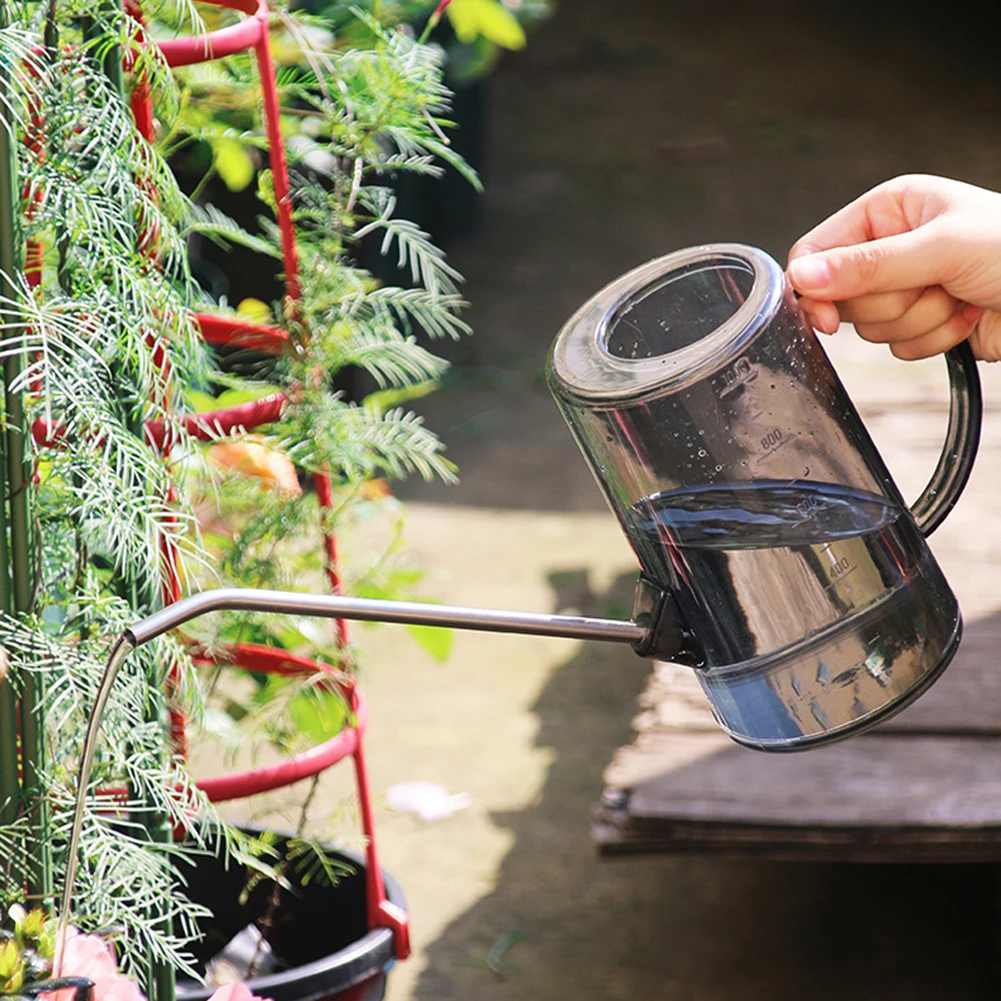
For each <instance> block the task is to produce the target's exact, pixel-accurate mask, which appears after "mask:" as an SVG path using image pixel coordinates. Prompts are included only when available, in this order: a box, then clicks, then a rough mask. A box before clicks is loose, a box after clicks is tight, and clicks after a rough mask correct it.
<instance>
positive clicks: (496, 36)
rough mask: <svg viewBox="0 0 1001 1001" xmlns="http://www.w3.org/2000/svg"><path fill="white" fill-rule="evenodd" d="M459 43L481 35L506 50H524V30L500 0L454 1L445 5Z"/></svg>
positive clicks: (471, 40) (469, 41) (472, 39)
mask: <svg viewBox="0 0 1001 1001" xmlns="http://www.w3.org/2000/svg"><path fill="white" fill-rule="evenodd" d="M445 11H446V13H447V14H448V16H449V20H451V22H452V27H453V29H454V30H455V36H456V38H458V39H459V41H460V42H465V43H466V44H469V43H471V42H474V41H475V40H476V39H477V38H478V37H480V36H482V37H483V38H486V39H487V40H488V41H491V42H494V43H495V44H496V45H500V46H501V47H502V48H505V49H523V48H524V47H525V32H524V30H523V29H522V27H521V25H520V24H519V23H518V20H517V18H516V17H515V16H514V15H513V14H512V13H511V12H510V11H509V10H508V9H507V8H506V7H504V5H503V4H501V3H500V0H452V2H451V3H450V4H449V5H448V7H446V8H445Z"/></svg>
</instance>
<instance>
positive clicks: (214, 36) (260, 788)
mask: <svg viewBox="0 0 1001 1001" xmlns="http://www.w3.org/2000/svg"><path fill="white" fill-rule="evenodd" d="M126 2H127V4H128V6H129V10H130V13H131V14H132V15H133V16H134V17H135V18H136V19H137V21H138V22H139V24H140V26H141V25H142V12H141V10H140V9H139V6H138V0H126ZM208 2H211V3H214V4H216V5H217V6H221V7H226V8H229V9H231V10H236V11H239V12H241V13H243V14H245V15H247V18H246V20H244V21H241V22H239V23H238V24H235V25H232V26H230V27H227V28H222V29H220V30H218V31H213V32H208V33H206V34H203V35H200V36H197V37H190V38H177V39H171V40H168V41H162V42H158V43H157V45H158V46H159V49H160V51H161V53H162V54H163V56H164V57H165V59H166V61H167V64H168V65H169V66H172V67H173V66H187V65H191V64H193V63H198V62H205V61H208V60H212V59H219V58H222V57H224V56H228V55H233V54H235V53H238V52H243V51H247V50H250V49H253V51H254V53H255V56H256V58H257V62H258V67H259V71H260V78H261V88H262V99H263V111H264V120H265V129H266V133H267V139H268V156H269V160H270V164H271V174H272V186H273V191H274V196H275V203H276V210H277V218H278V226H279V231H280V234H281V249H282V261H283V266H284V272H285V274H284V277H285V295H286V303H285V310H286V314H287V315H288V316H289V317H290V318H292V319H296V318H297V316H296V313H297V310H296V305H295V304H296V302H297V300H298V299H299V298H300V297H301V291H302V286H301V282H300V277H299V258H298V251H297V248H296V236H295V227H294V224H293V221H292V200H291V193H290V188H289V177H288V166H287V163H286V159H285V148H284V144H283V142H282V138H281V130H280V115H281V112H280V107H279V102H278V89H277V83H276V78H275V69H274V61H273V59H272V55H271V37H270V30H269V21H270V12H269V10H268V7H267V3H266V0H208ZM132 110H133V114H134V117H135V121H136V126H137V128H138V130H139V131H140V133H141V134H142V135H143V136H144V137H145V138H146V139H147V140H151V139H152V138H153V134H154V119H153V110H152V101H151V95H150V91H149V86H148V84H147V83H146V82H145V81H144V80H142V79H140V80H138V81H137V84H136V86H135V89H134V91H133V94H132ZM196 320H197V322H198V325H199V327H200V330H201V334H202V337H203V338H204V340H205V341H206V342H207V343H210V344H214V345H225V346H232V347H240V348H244V349H248V350H254V351H260V352H263V353H266V354H274V355H279V354H281V353H282V352H283V351H285V350H287V349H288V348H289V345H290V342H291V339H290V337H289V334H288V332H287V331H284V330H281V329H280V328H278V327H273V326H269V325H266V324H258V323H250V322H248V321H246V320H242V319H239V318H236V317H231V316H222V315H219V314H213V313H199V314H196ZM286 402H287V401H286V398H285V397H284V395H282V394H274V395H273V396H269V397H265V398H264V399H262V400H257V401H254V402H252V403H246V404H242V405H240V406H236V407H229V408H225V409H221V410H217V411H213V412H212V413H206V414H198V415H194V416H190V417H185V418H183V420H182V421H181V424H182V426H183V427H184V430H185V431H186V432H187V433H188V434H189V435H191V436H192V437H194V438H196V439H198V440H201V441H206V440H212V439H216V438H218V437H220V436H223V435H226V434H229V433H232V432H234V431H237V430H251V429H253V428H255V427H258V426H260V425H263V424H267V423H269V422H271V421H274V420H276V419H277V418H278V417H279V416H280V414H281V412H282V409H283V407H284V406H285V404H286ZM33 431H34V433H35V435H36V437H44V438H47V439H56V440H57V439H58V437H59V435H60V434H61V432H60V430H59V429H52V428H48V427H44V426H36V427H35V428H34V429H33ZM146 435H147V438H148V440H149V442H150V444H151V445H152V446H154V447H156V448H158V449H159V450H161V452H162V453H164V455H166V453H167V452H168V451H169V449H170V446H171V428H170V423H169V422H165V421H162V420H158V421H151V422H149V423H148V424H147V426H146ZM314 482H315V487H316V492H317V499H318V501H319V504H320V507H321V512H325V511H328V510H330V509H331V508H332V506H333V498H332V494H331V485H330V479H329V476H327V475H326V474H320V475H317V476H316V477H314ZM322 533H323V539H324V551H325V557H326V559H325V569H326V577H327V583H328V586H329V587H330V589H331V591H333V592H334V593H339V592H340V590H341V582H340V576H339V573H338V570H337V544H336V539H335V537H334V535H333V533H332V532H331V531H330V529H329V526H327V525H326V524H324V525H322ZM164 559H165V569H166V575H167V586H166V589H165V590H166V594H165V597H166V599H167V600H168V601H170V600H176V597H177V595H179V593H180V582H179V579H178V575H177V566H176V556H175V554H174V553H172V552H169V551H167V550H166V547H165V552H164ZM336 628H337V639H338V644H339V645H340V646H341V647H342V648H346V647H347V641H348V635H347V626H346V623H344V622H343V621H342V620H338V621H337V623H336ZM194 660H195V663H196V664H198V663H201V664H206V663H219V662H220V661H222V662H223V663H226V664H230V665H232V666H235V667H240V668H243V669H245V670H249V671H256V672H264V673H279V674H290V673H303V672H306V673H308V672H313V671H324V672H326V673H328V674H332V671H331V669H330V668H328V667H326V666H325V665H322V664H318V663H316V662H313V661H311V660H309V659H308V658H305V657H302V656H300V655H297V654H291V653H289V652H288V651H284V650H277V649H275V648H272V647H266V646H261V645H259V644H250V643H244V644H238V645H236V646H235V647H232V648H231V649H229V650H227V651H225V652H224V654H223V656H222V657H221V658H216V657H209V656H208V655H207V654H205V653H198V652H196V655H195V657H194ZM335 683H337V684H338V685H339V686H340V687H341V690H342V692H343V693H344V695H345V697H346V698H347V700H348V704H349V706H350V707H351V711H352V715H353V722H352V725H351V726H350V727H348V728H347V729H345V730H343V731H341V732H340V733H338V734H337V735H336V736H334V737H332V738H331V739H330V740H327V741H325V742H324V743H322V744H320V745H318V746H317V747H314V748H312V749H311V750H309V751H306V752H303V753H301V754H297V755H293V756H292V757H290V758H288V759H287V760H285V761H283V762H280V763H279V764H276V765H268V766H264V767H259V768H253V769H250V770H248V771H245V772H240V773H235V774H231V775H224V776H215V777H210V778H206V779H202V780H201V781H200V782H199V783H198V785H199V787H200V788H201V789H202V790H203V791H204V792H205V794H206V795H207V796H208V798H209V799H210V800H211V801H212V802H222V801H225V800H231V799H236V798H242V797H244V796H250V795H254V794H256V793H261V792H266V791H270V790H273V789H278V788H281V787H283V786H287V785H290V784H292V783H294V782H298V781H300V780H302V779H304V778H309V777H311V776H314V775H317V774H319V773H320V772H321V771H323V770H325V769H326V768H329V767H331V766H332V765H334V764H336V763H337V762H339V761H341V760H343V758H345V757H346V756H348V755H350V756H351V757H352V760H353V762H354V771H355V783H356V786H357V790H358V800H359V808H360V813H361V826H362V830H363V832H364V834H365V838H366V890H367V902H368V904H367V906H368V925H369V928H378V927H385V928H390V929H391V930H392V931H393V933H394V942H395V949H396V957H397V959H406V957H407V956H409V954H410V937H409V928H408V919H407V915H406V913H405V912H404V911H402V910H401V909H400V908H398V907H396V906H395V905H394V904H392V903H390V902H389V901H388V900H387V899H386V894H385V887H384V885H383V879H382V871H381V869H380V868H379V861H378V854H377V850H376V841H375V825H374V819H373V816H372V804H371V797H370V793H369V785H368V774H367V770H366V767H365V757H364V750H363V746H362V743H363V742H362V735H363V732H364V729H365V724H366V722H367V713H366V708H365V702H364V700H363V698H362V696H361V693H360V692H359V691H358V690H357V688H355V687H354V685H353V684H351V683H349V682H345V681H344V680H343V679H341V678H337V679H335ZM184 724H185V721H184V719H183V716H181V715H180V714H178V713H176V712H175V713H173V714H172V731H173V733H174V737H175V740H176V741H177V742H178V744H179V746H183V745H184V740H185V738H184Z"/></svg>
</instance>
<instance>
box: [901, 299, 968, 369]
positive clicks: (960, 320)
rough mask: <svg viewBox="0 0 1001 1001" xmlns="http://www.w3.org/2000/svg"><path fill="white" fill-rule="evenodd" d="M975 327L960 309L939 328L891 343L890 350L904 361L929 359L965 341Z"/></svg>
mask: <svg viewBox="0 0 1001 1001" xmlns="http://www.w3.org/2000/svg"><path fill="white" fill-rule="evenodd" d="M976 325H977V321H976V320H971V319H970V318H969V317H968V316H967V315H966V314H965V312H964V310H963V309H962V308H960V309H958V310H956V312H955V313H954V314H953V315H952V316H951V317H949V319H948V320H946V322H945V323H943V324H941V326H939V327H936V328H935V329H934V330H931V331H929V332H928V333H926V334H922V335H921V336H920V337H914V338H911V339H909V340H902V341H897V342H895V343H892V344H891V345H890V350H891V351H892V352H893V353H894V354H895V355H896V356H897V357H898V358H902V359H903V360H904V361H916V360H917V359H919V358H931V357H932V355H937V354H942V353H943V352H945V351H948V350H949V349H950V348H954V347H955V346H956V345H957V344H959V342H960V341H965V340H966V338H967V337H969V336H970V334H972V333H973V330H974V328H975V327H976Z"/></svg>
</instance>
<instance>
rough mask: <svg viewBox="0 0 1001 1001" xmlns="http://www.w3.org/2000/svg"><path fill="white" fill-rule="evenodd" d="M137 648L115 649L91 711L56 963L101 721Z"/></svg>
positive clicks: (122, 642)
mask: <svg viewBox="0 0 1001 1001" xmlns="http://www.w3.org/2000/svg"><path fill="white" fill-rule="evenodd" d="M134 649H135V644H133V643H132V641H131V640H130V639H129V638H128V637H127V636H122V637H121V638H120V639H119V640H118V642H117V643H115V645H114V646H113V647H112V648H111V653H110V654H109V655H108V662H107V664H106V665H105V668H104V673H103V674H102V675H101V682H100V684H99V685H98V686H97V696H96V698H95V699H94V707H93V709H92V710H91V717H90V723H89V724H88V725H87V734H86V737H85V738H84V742H83V753H82V754H81V756H80V773H79V775H78V776H77V787H76V802H75V804H74V808H73V827H72V830H71V833H70V843H69V855H68V856H67V859H66V882H65V883H64V884H63V896H62V903H61V905H60V907H59V924H58V927H57V931H56V943H57V951H56V960H57V964H58V963H59V962H61V961H62V954H63V950H62V947H61V943H65V941H66V929H67V926H68V923H69V915H70V905H71V903H72V901H73V884H74V883H75V882H76V872H77V867H78V864H79V855H80V835H81V831H82V830H83V812H84V807H85V806H86V803H87V790H88V788H89V787H90V773H91V771H93V768H94V752H95V751H96V750H97V740H98V737H99V736H100V732H101V721H102V720H103V719H104V710H105V709H107V707H108V699H109V698H110V697H111V689H112V686H113V685H114V683H115V679H116V678H117V677H118V672H119V670H120V668H121V666H122V664H124V663H125V659H126V658H127V657H128V655H129V654H130V653H132V651H133V650H134ZM52 975H53V976H55V977H58V976H59V975H60V971H59V969H53V971H52Z"/></svg>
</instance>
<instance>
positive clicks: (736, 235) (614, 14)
mask: <svg viewBox="0 0 1001 1001" xmlns="http://www.w3.org/2000/svg"><path fill="white" fill-rule="evenodd" d="M985 16H986V15H985V13H984V12H983V11H981V10H980V9H979V8H978V7H977V6H976V5H974V4H972V3H970V2H967V3H960V4H958V5H957V6H954V7H953V8H950V9H949V10H944V9H943V8H941V6H940V5H934V6H933V5H931V4H930V3H924V0H921V2H920V3H917V4H910V5H905V4H903V3H884V4H878V3H876V4H873V3H861V2H856V0H851V2H849V3H846V4H836V5H820V6H817V5H812V6H811V5H803V4H801V3H796V2H793V0H762V2H760V3H755V4H747V3H739V2H737V0H721V2H719V3H713V4H705V3H698V2H696V0H677V2H673V0H672V2H671V3H669V4H668V3H663V2H662V0H619V2H614V3H613V2H609V0H563V2H562V3H561V4H560V7H559V11H558V14H557V16H556V17H555V18H554V19H553V21H552V22H551V23H550V24H549V25H547V26H546V27H545V29H544V30H542V31H540V32H539V33H538V34H537V35H536V36H535V37H534V38H533V39H532V40H531V43H530V46H529V48H528V49H527V50H526V52H525V53H524V54H522V55H520V56H519V57H518V58H516V59H513V60H510V61H509V62H508V63H507V64H506V65H505V66H504V67H502V71H501V72H500V73H499V74H498V76H497V78H496V80H495V81H494V86H493V96H492V103H493V110H492V117H491V120H490V143H491V152H490V157H489V162H488V164H487V169H486V172H485V173H486V181H487V201H486V211H485V227H484V231H483V233H482V236H481V237H480V238H479V239H478V240H476V241H473V242H468V243H466V244H463V245H460V246H456V247H454V248H453V250H452V259H453V260H454V261H455V263H456V264H457V265H458V267H459V268H460V269H461V270H462V271H463V272H464V273H465V274H466V275H467V277H468V279H469V282H468V285H467V289H466V292H467V296H468V298H469V299H470V301H471V303H472V304H473V305H472V309H471V312H470V320H471V322H472V323H473V326H474V327H475V329H476V336H475V337H474V338H472V339H471V340H469V341H466V342H462V343H460V344H457V345H454V346H452V347H451V348H449V349H448V352H447V353H449V354H450V355H451V357H452V360H453V361H454V363H455V367H454V370H453V373H452V375H451V377H450V379H449V381H448V382H447V383H446V385H445V387H444V388H443V390H442V391H440V392H438V393H435V394H433V395H432V396H431V397H430V398H429V399H428V400H426V401H421V404H422V406H421V410H422V412H423V413H424V414H425V415H426V417H427V420H428V424H429V425H430V426H431V427H432V428H434V429H435V430H437V431H438V432H439V433H440V434H441V435H442V437H443V439H444V440H445V441H446V442H447V443H448V445H449V455H450V456H451V457H453V458H454V459H456V460H457V461H458V463H459V467H460V473H461V476H462V482H461V484H460V486H459V487H458V488H452V487H448V488H446V487H442V486H440V485H433V484H432V485H424V484H419V483H409V484H407V485H405V486H404V487H403V488H402V489H401V496H403V497H404V498H405V499H415V500H421V501H430V502H433V503H435V504H442V505H463V506H466V507H467V508H468V507H470V506H473V507H476V506H481V505H482V506H484V507H487V508H504V507H506V508H514V509H522V510H529V511H550V512H552V511H556V512H567V511H596V510H601V509H603V502H602V500H601V498H600V496H599V494H598V492H597V490H596V488H595V486H594V484H593V482H592V480H591V477H590V474H589V472H588V471H587V469H586V467H585V465H584V463H583V462H582V461H581V459H580V458H579V456H578V454H577V452H576V448H575V446H574V445H573V443H572V441H571V439H570V437H569V434H568V432H567V431H566V429H565V427H564V426H563V424H562V420H561V418H560V417H559V414H558V412H557V411H556V408H555V406H554V405H553V403H552V401H551V399H550V397H549V393H548V391H547V389H546V387H545V382H544V375H543V373H544V368H545V359H546V355H547V352H548V348H549V345H550V343H551V341H552V339H553V337H554V336H555V334H556V332H557V330H558V329H559V327H560V325H561V324H562V323H563V322H564V321H565V320H566V318H567V317H568V316H569V315H570V313H571V312H572V311H573V310H574V309H576V308H577V306H579V305H580V304H581V303H582V302H583V301H584V300H585V299H586V298H587V297H588V296H589V295H591V294H592V293H593V292H595V291H596V290H597V289H598V288H600V287H601V286H602V285H603V284H604V283H605V282H607V281H610V280H611V279H613V278H614V277H616V276H617V275H619V274H621V273H622V272H624V271H626V270H628V269H629V268H631V267H634V266H636V265H638V264H640V263H642V262H643V261H645V260H648V259H650V258H652V257H655V256H658V255H660V254H664V253H667V252H669V251H671V250H674V249H677V248H678V247H683V246H688V245H692V244H697V243H704V242H709V241H716V240H723V241H740V242H745V243H751V244H755V245H757V246H760V247H763V248H764V249H766V250H768V251H769V252H771V253H772V254H773V255H774V256H776V257H777V258H779V259H784V257H785V254H786V251H787V249H788V247H789V246H790V245H791V243H792V242H793V241H794V240H795V239H796V238H797V237H798V236H799V235H800V234H802V233H803V232H805V230H806V229H808V228H809V227H810V226H812V225H813V224H815V223H816V222H818V221H819V220H820V219H822V218H823V217H824V216H825V215H827V214H828V213H829V212H831V211H833V210H834V209H836V208H837V207H839V206H840V205H842V204H844V203H845V202H846V201H848V200H849V199H851V198H853V197H855V196H857V195H858V194H860V193H861V192H862V191H864V190H866V189H867V188H868V187H870V186H872V185H874V184H876V183H878V182H879V181H882V180H884V179H886V178H889V177H892V176H894V175H895V174H899V173H903V172H912V171H929V172H936V173H941V174H947V175H950V176H954V177H959V178H962V179H964V180H968V181H971V182H974V183H979V184H985V185H988V186H993V187H1001V142H999V140H998V135H999V133H998V119H999V116H1001V90H999V88H998V83H997V75H996V67H995V66H994V62H993V61H992V60H989V59H988V60H984V59H983V58H982V57H980V56H975V55H974V52H975V51H976V52H979V51H981V48H980V47H981V45H982V43H983V41H984V39H985V38H987V37H990V38H994V37H995V36H993V35H991V34H990V32H988V31H986V30H985V28H986V26H987V22H985V21H984V17H985ZM992 16H993V15H992ZM943 19H944V20H945V21H947V22H948V30H938V28H937V25H940V24H941V22H942V21H943ZM990 23H991V24H993V21H991V22H990ZM631 588H632V580H631V579H630V580H628V581H627V580H622V581H620V582H619V584H618V585H617V587H616V588H615V589H613V591H614V593H610V594H605V595H598V596H593V600H592V606H593V607H595V608H600V606H601V605H606V606H607V605H608V604H609V603H611V602H621V601H622V599H623V597H624V596H625V595H626V594H627V593H628V592H629V591H631ZM620 592H621V593H620ZM626 605H627V606H628V600H626ZM646 673H647V666H646V665H645V664H644V663H643V662H642V661H639V660H634V661H633V662H630V661H629V657H628V655H625V656H623V655H622V653H621V651H620V652H613V651H609V650H607V649H604V648H602V647H601V645H600V644H592V645H589V646H586V647H585V648H583V649H582V651H581V653H580V654H579V655H578V656H576V657H575V658H574V659H573V660H571V661H568V662H567V663H565V664H563V665H562V666H560V667H559V668H558V669H557V670H556V671H555V673H553V675H552V677H551V680H549V682H548V684H546V686H545V688H544V690H543V691H542V693H541V695H540V697H539V699H538V701H537V702H536V703H535V706H534V711H535V713H536V714H537V716H538V720H539V724H540V730H539V733H538V738H537V742H538V743H539V744H541V745H544V746H546V747H548V748H551V749H552V755H553V757H552V764H551V767H550V769H549V772H548V776H547V779H546V781H545V784H544V788H543V789H542V792H541V795H540V796H539V799H538V801H537V803H535V804H534V805H532V806H529V807H528V808H526V809H524V810H521V811H519V812H517V813H506V814H501V815H498V814H494V815H492V819H493V820H494V821H495V822H496V824H497V825H499V826H502V827H505V828H507V829H509V830H510V831H511V832H512V833H513V835H514V843H513V847H512V848H511V850H510V851H509V853H508V854H507V855H506V857H505V858H504V859H503V862H502V864H501V866H500V869H499V871H498V872H497V873H496V880H495V885H494V888H493V889H492V890H491V891H489V892H487V893H486V895H485V896H483V897H482V898H481V899H479V901H478V902H477V903H475V904H473V905H472V906H470V907H469V908H468V909H467V910H465V911H464V912H463V913H461V914H460V915H459V916H458V917H456V918H455V919H454V920H452V921H451V923H450V924H449V925H448V926H447V927H446V929H445V931H444V932H443V933H442V934H441V935H440V936H439V937H438V938H437V940H436V941H434V942H433V943H431V944H430V945H428V947H427V949H426V953H425V954H426V959H427V967H426V969H425V970H424V972H423V973H422V974H421V975H420V977H419V980H418V983H417V985H416V987H415V988H414V990H413V993H412V994H408V995H407V997H408V998H410V997H413V998H416V999H419V1001H490V999H498V1001H507V999H511V1001H514V999H518V1001H528V999H536V998H537V999H541V1001H570V999H573V1001H577V999H584V998H586V999H588V1001H606V999H607V1001H612V999H619V998H630V999H632V998H637V999H653V998H656V999H663V1001H674V999H677V1001H682V999H684V1001H716V999H720V1001H722V999H724V998H726V999H727V1001H743V999H747V1001H752V999H753V1001H760V999H763V998H768V999H769V1001H786V999H788V1001H793V999H795V1001H800V999H802V998H804V997H808V998H810V999H811V1001H827V999H830V1001H835V999H837V1001H843V999H845V998H876V997H878V998H881V999H887V1001H908V999H914V1001H924V999H928V1001H931V999H935V1001H940V999H949V1001H961V999H966V998H970V999H973V998H987V997H993V996H994V995H995V994H996V980H997V975H998V972H999V971H998V968H997V965H996V950H995V939H996V937H997V934H998V932H999V924H998V914H997V908H996V906H995V902H996V886H995V870H994V869H993V868H991V867H977V866H955V867H943V866H921V867H913V866H896V867H884V866H848V865H812V864H791V863H789V864H771V863H762V862H736V861H726V860H721V859H705V858H698V857H685V858H665V859H653V858H643V859H642V860H631V861H616V862H611V861H599V860H598V858H597V857H596V854H595V850H594V847H593V845H592V842H591V837H590V830H589V822H588V814H589V811H590V808H591V806H592V805H593V803H594V802H595V800H596V799H597V797H598V796H599V795H600V791H601V787H602V781H601V774H602V771H603V769H604V768H605V767H606V765H607V763H608V761H609V759H610V757H611V755H612V752H613V750H614V749H615V748H616V747H617V746H618V745H620V744H622V743H624V742H626V741H627V740H628V739H629V736H630V734H629V720H630V718H631V716H632V714H633V712H634V711H635V701H634V700H635V697H636V694H637V693H638V692H639V691H640V689H641V687H642V684H643V681H644V679H645V676H646ZM498 753H501V751H500V750H499V751H498ZM448 892H449V889H448V887H447V886H443V887H442V893H443V894H447V893H448Z"/></svg>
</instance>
